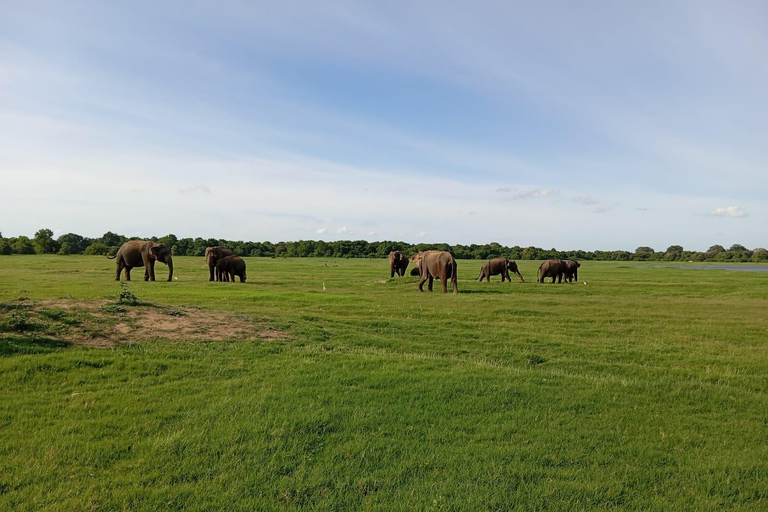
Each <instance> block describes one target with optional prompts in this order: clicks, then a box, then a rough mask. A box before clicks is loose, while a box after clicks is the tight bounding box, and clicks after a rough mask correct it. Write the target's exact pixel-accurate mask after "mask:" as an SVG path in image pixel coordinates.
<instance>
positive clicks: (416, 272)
mask: <svg viewBox="0 0 768 512" xmlns="http://www.w3.org/2000/svg"><path fill="white" fill-rule="evenodd" d="M411 275H412V276H420V275H421V269H420V268H419V267H418V266H416V267H413V268H412V269H411Z"/></svg>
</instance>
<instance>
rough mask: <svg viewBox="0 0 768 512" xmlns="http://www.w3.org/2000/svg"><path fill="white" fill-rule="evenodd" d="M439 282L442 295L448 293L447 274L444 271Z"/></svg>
mask: <svg viewBox="0 0 768 512" xmlns="http://www.w3.org/2000/svg"><path fill="white" fill-rule="evenodd" d="M440 282H441V283H442V285H443V293H448V272H446V271H445V270H443V273H442V274H440Z"/></svg>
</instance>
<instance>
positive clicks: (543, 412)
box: [0, 256, 768, 511]
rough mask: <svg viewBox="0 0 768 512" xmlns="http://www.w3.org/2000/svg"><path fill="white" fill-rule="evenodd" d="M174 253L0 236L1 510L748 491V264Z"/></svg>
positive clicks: (759, 364)
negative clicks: (167, 326)
mask: <svg viewBox="0 0 768 512" xmlns="http://www.w3.org/2000/svg"><path fill="white" fill-rule="evenodd" d="M174 261H175V266H176V275H177V277H178V281H174V282H173V283H167V282H164V281H159V282H155V283H145V282H143V281H133V282H132V283H130V285H129V287H128V288H127V289H128V290H129V291H130V292H131V293H132V294H134V295H135V296H136V297H138V299H139V300H141V301H143V302H147V303H151V304H153V305H139V306H130V305H120V304H117V298H118V295H119V294H120V293H121V291H122V290H123V289H122V288H121V286H120V285H119V284H118V283H116V282H115V281H114V280H113V277H114V274H113V272H114V266H113V265H114V263H113V262H112V261H109V260H107V259H106V258H104V257H87V256H70V257H61V256H13V257H0V303H2V306H0V355H1V356H0V510H35V511H37V510H76V511H80V510H211V511H214V510H351V511H353V510H354V511H356V510H381V511H394V510H511V509H516V510H618V509H622V510H716V509H721V508H729V509H736V510H767V509H768V395H767V394H766V391H767V390H768V273H767V272H733V271H731V272H729V271H720V270H685V269H679V268H672V267H670V268H654V266H653V265H654V264H643V263H636V262H632V263H603V262H585V263H584V264H583V266H582V268H581V269H580V281H582V282H580V283H578V284H577V283H573V284H567V285H566V284H563V285H549V284H546V285H539V284H536V283H535V274H536V268H537V267H538V263H539V262H533V261H522V262H519V263H520V268H521V272H522V274H523V276H524V277H525V278H526V280H527V281H528V283H524V284H523V283H519V282H517V281H515V282H513V283H512V284H510V283H503V284H502V283H501V282H499V278H498V276H496V277H494V278H493V280H494V282H492V283H477V282H474V281H473V279H474V278H475V277H476V276H477V274H478V272H479V269H480V264H481V262H478V261H460V262H459V276H460V279H459V291H460V294H459V295H457V296H454V295H451V294H446V295H443V294H442V293H437V292H433V293H431V294H430V293H423V294H420V293H419V292H418V291H417V290H416V280H417V278H414V277H406V278H398V279H392V280H390V279H388V276H389V271H388V266H387V262H386V261H385V260H332V259H256V258H250V259H248V260H247V261H248V276H249V281H248V283H247V284H243V285H241V284H239V283H237V284H229V283H209V282H208V281H207V267H205V262H204V260H203V258H182V257H177V258H175V259H174ZM142 274H143V272H141V269H137V270H136V271H134V278H136V277H141V275H142ZM157 274H158V278H159V279H161V280H164V279H165V277H166V276H167V269H166V267H164V266H163V265H158V268H157ZM583 281H586V283H587V284H586V285H585V284H584V283H583ZM323 283H325V286H326V288H327V291H323ZM436 284H437V283H436ZM436 289H439V287H437V288H436ZM163 318H167V319H169V320H168V322H170V323H171V325H173V326H177V327H173V328H172V329H171V330H164V331H162V332H156V330H155V329H153V325H154V324H155V322H158V325H159V322H160V320H161V319H163ZM142 319H143V323H142ZM193 321H196V322H197V323H194V324H193V323H192V322H193ZM173 322H177V323H176V324H174V323H173ZM229 325H231V326H232V327H231V331H228V327H227V326H229ZM222 326H223V327H222ZM209 327H210V330H207V329H208V328H209ZM269 333H272V335H270V334H269ZM73 342H74V343H73ZM91 345H101V346H100V347H99V346H97V347H93V346H91ZM110 345H111V347H109V348H104V346H110Z"/></svg>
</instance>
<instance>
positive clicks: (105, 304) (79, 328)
mask: <svg viewBox="0 0 768 512" xmlns="http://www.w3.org/2000/svg"><path fill="white" fill-rule="evenodd" d="M2 306H3V307H2V308H0V332H12V333H14V334H16V335H24V336H38V337H39V336H46V337H51V338H54V337H55V338H56V339H61V340H66V341H68V342H71V343H73V344H76V345H86V346H91V347H112V346H114V345H116V344H119V343H134V342H138V341H146V340H153V339H163V340H169V341H231V340H239V341H248V340H261V341H276V340H281V339H285V338H287V333H285V332H284V331H281V330H278V329H275V328H274V327H272V326H270V325H269V324H268V322H266V321H265V320H262V319H257V318H252V317H249V316H248V315H244V314H237V313H231V312H226V311H213V310H204V309H200V308H197V307H192V306H173V307H169V306H158V305H153V304H142V305H139V306H128V305H124V304H119V303H114V302H109V301H91V302H83V301H74V300H61V299H57V300H48V301H36V302H21V303H19V304H6V305H2Z"/></svg>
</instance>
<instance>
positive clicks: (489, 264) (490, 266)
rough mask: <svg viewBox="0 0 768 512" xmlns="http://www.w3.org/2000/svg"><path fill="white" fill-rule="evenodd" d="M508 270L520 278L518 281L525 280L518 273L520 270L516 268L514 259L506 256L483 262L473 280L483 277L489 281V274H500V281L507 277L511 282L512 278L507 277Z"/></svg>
mask: <svg viewBox="0 0 768 512" xmlns="http://www.w3.org/2000/svg"><path fill="white" fill-rule="evenodd" d="M510 270H511V271H512V273H513V274H515V275H516V276H517V277H519V278H520V281H522V282H525V279H523V276H522V274H520V271H519V270H518V269H517V263H515V260H509V259H507V258H493V259H490V260H488V261H486V262H485V263H483V266H482V268H481V269H480V275H479V276H477V279H475V281H477V280H480V281H482V280H483V279H484V278H485V279H487V280H488V282H489V283H490V282H491V276H495V275H497V274H501V282H502V283H503V282H504V279H508V280H509V282H510V283H511V282H512V279H510V277H509V271H510Z"/></svg>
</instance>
